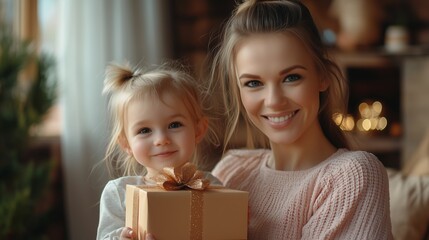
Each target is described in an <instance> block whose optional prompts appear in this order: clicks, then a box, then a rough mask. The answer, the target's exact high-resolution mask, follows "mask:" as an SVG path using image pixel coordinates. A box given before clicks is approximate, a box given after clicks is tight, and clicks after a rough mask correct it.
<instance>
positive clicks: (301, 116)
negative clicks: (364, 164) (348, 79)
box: [235, 33, 327, 144]
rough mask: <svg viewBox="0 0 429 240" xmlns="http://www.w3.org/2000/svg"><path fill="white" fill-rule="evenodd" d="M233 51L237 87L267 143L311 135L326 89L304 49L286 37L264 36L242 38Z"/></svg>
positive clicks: (284, 142)
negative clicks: (322, 92)
mask: <svg viewBox="0 0 429 240" xmlns="http://www.w3.org/2000/svg"><path fill="white" fill-rule="evenodd" d="M236 50H237V51H236V56H235V63H236V71H237V76H238V88H239V91H240V96H241V100H242V103H243V106H244V108H245V110H246V112H247V115H248V117H249V119H250V120H251V121H252V122H253V124H254V125H255V126H256V127H257V128H258V129H259V130H261V131H262V132H263V133H264V134H265V135H266V136H267V137H268V138H269V139H270V141H271V143H276V144H294V143H296V142H297V141H300V140H302V138H303V137H305V136H311V132H312V131H316V129H317V128H318V127H319V126H320V125H319V122H318V120H317V115H318V110H319V93H320V91H324V90H326V88H327V84H326V82H325V81H322V79H321V77H320V74H319V73H318V72H317V69H316V65H315V62H314V60H313V59H314V58H313V56H312V55H311V54H310V52H309V51H308V50H307V48H306V47H305V46H304V44H303V43H302V42H301V41H300V40H299V39H298V38H297V37H296V36H294V35H292V34H290V33H266V34H258V35H252V36H250V37H247V38H245V39H244V40H243V41H242V42H240V44H239V45H238V46H237V49H236Z"/></svg>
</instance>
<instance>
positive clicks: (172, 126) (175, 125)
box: [168, 122, 183, 128]
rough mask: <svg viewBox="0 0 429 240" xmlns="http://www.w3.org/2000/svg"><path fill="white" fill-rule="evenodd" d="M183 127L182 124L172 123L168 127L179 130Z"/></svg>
mask: <svg viewBox="0 0 429 240" xmlns="http://www.w3.org/2000/svg"><path fill="white" fill-rule="evenodd" d="M181 126H183V124H182V123H181V122H172V123H170V125H168V128H179V127H181Z"/></svg>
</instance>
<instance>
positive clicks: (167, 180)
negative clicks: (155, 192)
mask: <svg viewBox="0 0 429 240" xmlns="http://www.w3.org/2000/svg"><path fill="white" fill-rule="evenodd" d="M203 177H204V174H203V172H202V171H199V170H197V167H196V166H195V165H193V164H192V163H189V162H187V163H185V164H184V165H182V166H180V167H176V168H172V167H165V168H164V169H163V170H162V172H161V173H159V174H158V175H156V176H155V177H153V178H152V179H153V180H154V181H155V182H156V183H157V185H158V186H160V187H162V188H164V189H165V190H168V191H170V190H198V191H191V216H190V217H191V219H190V220H191V229H190V239H192V240H201V239H202V238H203V225H202V222H203V205H204V201H203V200H204V198H203V193H202V190H204V189H205V188H207V187H208V186H209V185H210V180H208V179H205V178H203Z"/></svg>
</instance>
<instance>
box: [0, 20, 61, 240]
mask: <svg viewBox="0 0 429 240" xmlns="http://www.w3.org/2000/svg"><path fill="white" fill-rule="evenodd" d="M1 29H2V30H0V239H47V236H46V227H47V226H48V225H49V221H50V214H52V209H42V210H41V209H40V207H39V206H40V200H41V199H43V196H44V195H45V194H46V192H47V186H48V184H49V181H50V171H51V169H52V162H53V161H52V160H50V159H45V160H42V161H41V160H40V159H38V160H37V161H36V159H33V158H34V157H33V156H28V155H29V154H26V152H27V149H28V147H29V140H30V139H31V136H30V129H31V128H32V127H34V126H35V125H37V124H39V123H40V122H41V121H42V119H43V117H44V115H45V114H46V112H47V111H48V109H49V108H50V107H51V106H52V105H53V103H54V101H55V96H56V94H55V93H56V87H55V85H56V84H55V81H52V80H53V78H52V76H53V75H52V74H51V72H52V71H53V69H54V68H53V67H54V62H53V60H52V58H50V57H48V56H46V55H42V54H37V52H36V51H34V50H33V49H32V47H31V45H30V44H28V43H24V42H21V41H18V40H16V39H15V38H13V37H12V35H11V34H9V33H8V32H7V31H6V30H5V28H1ZM29 68H31V69H33V71H32V73H31V74H23V73H25V72H26V70H28V69H29Z"/></svg>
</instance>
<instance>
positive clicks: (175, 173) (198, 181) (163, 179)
mask: <svg viewBox="0 0 429 240" xmlns="http://www.w3.org/2000/svg"><path fill="white" fill-rule="evenodd" d="M152 179H153V180H154V181H155V182H156V183H157V184H158V186H160V187H162V188H164V189H165V190H183V189H194V190H204V189H205V188H206V187H208V186H209V184H210V180H208V179H205V178H204V174H203V172H202V171H199V170H197V167H196V166H195V165H193V164H192V163H189V162H187V163H185V164H184V165H182V166H180V167H175V168H173V167H165V168H164V169H163V170H162V172H161V173H160V174H158V175H157V176H155V177H153V178H152Z"/></svg>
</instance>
